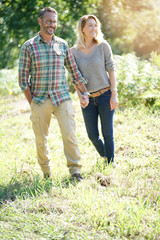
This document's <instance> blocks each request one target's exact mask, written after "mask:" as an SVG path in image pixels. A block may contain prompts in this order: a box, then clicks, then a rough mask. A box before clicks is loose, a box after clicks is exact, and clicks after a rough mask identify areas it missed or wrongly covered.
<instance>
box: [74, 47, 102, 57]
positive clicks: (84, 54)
mask: <svg viewBox="0 0 160 240" xmlns="http://www.w3.org/2000/svg"><path fill="white" fill-rule="evenodd" d="M98 45H99V44H97V45H96V46H95V47H94V48H93V50H92V51H91V52H90V53H89V54H87V53H83V52H82V51H81V50H79V49H78V51H79V53H80V54H82V55H83V56H85V57H89V56H91V55H92V54H93V52H95V50H96V49H97V47H98Z"/></svg>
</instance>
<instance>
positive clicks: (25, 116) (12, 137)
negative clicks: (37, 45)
mask: <svg viewBox="0 0 160 240" xmlns="http://www.w3.org/2000/svg"><path fill="white" fill-rule="evenodd" d="M72 97H73V103H74V107H75V118H76V125H77V130H76V133H77V137H78V142H79V147H80V150H81V155H82V164H83V168H82V175H83V177H84V181H83V182H82V183H78V184H77V183H75V182H74V181H73V180H72V179H71V178H70V175H69V172H68V169H67V167H66V160H65V157H64V154H63V146H62V139H61V135H60V133H59V128H58V125H57V122H56V120H55V119H54V118H53V119H52V122H51V127H50V135H49V146H50V151H51V156H52V174H53V179H52V181H51V180H44V179H43V178H42V173H41V170H40V168H39V165H38V164H37V158H36V151H35V142H34V135H33V132H32V127H31V122H30V119H29V118H30V111H29V106H28V105H27V103H26V102H25V101H24V97H23V96H22V95H20V96H15V97H13V96H10V97H1V99H0V116H1V118H0V159H1V161H0V169H1V174H0V239H5V240H6V239H16V240H19V239H20V240H21V239H27V240H28V239H34V240H35V239H36V240H39V239H56V240H58V239H63V240H71V239H74V240H82V239H84V240H92V239H93V240H99V239H101V240H106V239H109V240H110V239H114V240H119V239H134V240H136V239H150V240H158V239H160V210H159V209H160V161H159V160H160V142H159V139H160V117H159V112H158V111H157V112H155V113H154V114H153V113H151V112H150V111H149V109H147V108H142V107H139V108H133V109H132V108H125V109H121V108H119V109H117V111H116V114H115V122H114V126H115V127H114V134H115V154H116V162H117V168H112V167H106V166H105V165H104V163H103V159H101V158H100V157H99V156H98V154H97V153H96V151H95V149H94V147H93V146H92V144H91V143H90V141H89V140H88V138H87V134H86V131H85V127H84V124H83V119H82V115H81V111H80V107H79V103H78V100H77V97H76V95H73V96H72ZM97 173H101V174H103V175H104V176H107V178H109V179H110V181H109V183H108V184H107V185H106V186H101V184H100V182H99V181H97V180H96V177H95V175H96V174H97Z"/></svg>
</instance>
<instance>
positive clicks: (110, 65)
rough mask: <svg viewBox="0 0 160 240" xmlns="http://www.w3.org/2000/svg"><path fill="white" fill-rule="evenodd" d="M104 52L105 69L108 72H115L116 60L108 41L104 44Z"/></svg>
mask: <svg viewBox="0 0 160 240" xmlns="http://www.w3.org/2000/svg"><path fill="white" fill-rule="evenodd" d="M103 52H104V59H105V69H106V71H107V72H111V71H114V70H115V68H114V59H113V54H112V50H111V47H110V45H109V43H108V42H107V41H105V42H103Z"/></svg>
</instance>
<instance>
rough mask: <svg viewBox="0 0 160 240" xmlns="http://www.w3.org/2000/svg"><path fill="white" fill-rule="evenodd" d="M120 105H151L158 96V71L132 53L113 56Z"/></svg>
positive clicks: (159, 86) (159, 85)
mask: <svg viewBox="0 0 160 240" xmlns="http://www.w3.org/2000/svg"><path fill="white" fill-rule="evenodd" d="M115 62H116V75H117V87H118V93H119V101H120V105H121V106H124V105H137V104H142V103H143V104H145V105H148V106H149V105H151V106H152V105H153V104H154V103H155V101H156V100H157V99H158V98H159V89H160V71H159V70H158V69H155V66H154V65H153V61H152V62H151V61H146V60H141V59H139V58H137V57H136V56H135V55H134V54H127V55H125V56H115Z"/></svg>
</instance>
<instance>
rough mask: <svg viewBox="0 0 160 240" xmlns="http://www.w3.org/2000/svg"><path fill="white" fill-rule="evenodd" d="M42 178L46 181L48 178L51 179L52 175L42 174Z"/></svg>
mask: <svg viewBox="0 0 160 240" xmlns="http://www.w3.org/2000/svg"><path fill="white" fill-rule="evenodd" d="M43 177H44V178H45V179H48V178H51V177H52V174H51V173H43Z"/></svg>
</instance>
